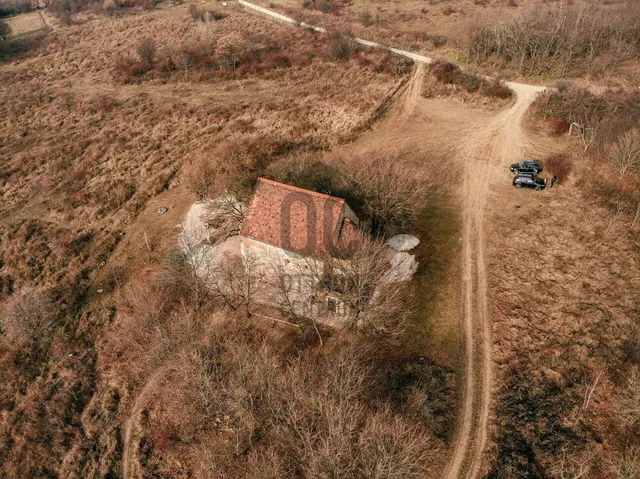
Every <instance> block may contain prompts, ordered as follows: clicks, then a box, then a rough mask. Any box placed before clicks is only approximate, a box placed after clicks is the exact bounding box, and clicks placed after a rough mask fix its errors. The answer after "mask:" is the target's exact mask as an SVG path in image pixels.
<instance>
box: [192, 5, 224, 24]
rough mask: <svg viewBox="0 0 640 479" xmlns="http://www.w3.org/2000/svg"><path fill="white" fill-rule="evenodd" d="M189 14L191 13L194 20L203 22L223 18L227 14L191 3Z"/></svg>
mask: <svg viewBox="0 0 640 479" xmlns="http://www.w3.org/2000/svg"><path fill="white" fill-rule="evenodd" d="M189 15H191V18H193V19H194V20H199V21H201V22H210V21H212V20H222V19H223V18H225V17H226V15H223V14H222V13H219V12H216V11H215V10H210V9H201V8H198V7H197V6H196V5H194V4H191V5H189Z"/></svg>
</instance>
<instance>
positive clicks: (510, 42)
mask: <svg viewBox="0 0 640 479" xmlns="http://www.w3.org/2000/svg"><path fill="white" fill-rule="evenodd" d="M638 18H640V8H639V7H638V5H637V4H633V5H632V4H631V3H628V4H627V5H626V6H595V5H589V6H587V5H580V6H575V7H566V6H563V7H562V8H561V9H555V8H554V9H550V8H546V9H542V10H541V9H539V8H536V9H532V10H530V11H527V12H526V13H522V14H521V15H519V16H517V17H515V18H514V19H512V20H510V21H507V22H504V23H499V22H500V21H499V20H497V19H496V20H492V21H490V22H488V23H478V24H475V25H474V26H473V27H472V29H471V32H470V39H469V46H468V55H469V57H470V58H471V60H472V61H474V62H476V63H480V64H482V63H489V62H493V63H499V64H502V65H504V66H506V67H509V68H515V69H516V70H517V71H518V72H519V73H521V74H523V75H534V76H535V75H543V74H553V75H557V76H560V77H563V76H566V75H571V74H579V73H582V72H585V71H588V72H589V73H592V74H601V73H603V72H605V71H610V70H611V69H614V68H616V67H617V66H619V65H621V64H622V63H624V62H625V61H626V60H629V59H631V58H638V55H639V54H640V24H639V23H638Z"/></svg>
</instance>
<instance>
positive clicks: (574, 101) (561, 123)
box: [534, 83, 640, 154]
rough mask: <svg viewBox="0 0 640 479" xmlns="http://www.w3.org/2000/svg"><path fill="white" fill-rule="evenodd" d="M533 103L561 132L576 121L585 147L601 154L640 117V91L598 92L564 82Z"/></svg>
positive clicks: (539, 113) (544, 117) (538, 111)
mask: <svg viewBox="0 0 640 479" xmlns="http://www.w3.org/2000/svg"><path fill="white" fill-rule="evenodd" d="M534 106H535V108H536V111H537V113H538V115H539V116H540V117H541V118H542V119H544V120H547V121H554V122H556V123H557V125H558V131H560V132H561V131H562V130H563V129H565V130H566V129H568V126H569V125H571V124H575V125H574V127H575V129H574V132H575V133H577V134H578V135H579V136H580V137H581V139H583V141H584V142H585V150H586V149H588V147H589V146H591V145H592V144H593V145H594V146H596V147H597V151H598V152H599V153H601V154H604V152H605V151H606V150H607V149H608V147H609V145H611V144H612V143H615V142H616V141H617V139H618V138H619V137H620V136H621V135H623V134H624V133H625V132H627V131H628V130H629V129H631V128H633V126H634V125H637V124H638V121H639V119H640V93H621V92H612V91H607V92H605V93H604V94H602V95H596V94H594V93H591V92H590V91H588V90H586V89H583V88H578V87H574V86H572V85H570V84H565V83H562V84H559V85H558V87H557V88H556V89H553V90H549V91H547V92H546V93H545V94H543V95H540V96H539V97H538V98H537V99H536V101H535V103H534Z"/></svg>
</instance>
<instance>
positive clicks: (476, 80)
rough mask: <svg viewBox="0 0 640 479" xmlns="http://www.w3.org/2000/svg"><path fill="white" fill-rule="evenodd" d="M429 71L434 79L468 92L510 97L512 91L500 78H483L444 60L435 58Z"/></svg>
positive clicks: (503, 97)
mask: <svg viewBox="0 0 640 479" xmlns="http://www.w3.org/2000/svg"><path fill="white" fill-rule="evenodd" d="M431 72H432V73H433V75H434V76H435V77H436V79H437V80H438V81H439V82H441V83H444V84H446V85H457V86H459V87H461V88H464V89H465V90H466V91H467V92H469V93H479V94H481V95H484V96H489V97H495V98H502V99H506V98H511V95H512V94H513V93H512V91H511V90H510V89H509V88H508V87H507V86H506V85H505V84H504V82H502V81H500V80H496V79H494V80H485V79H484V78H482V77H481V76H479V75H476V74H474V73H467V72H463V71H462V70H461V69H460V67H458V66H457V65H454V64H453V63H451V62H448V61H446V60H436V61H435V62H433V63H432V64H431Z"/></svg>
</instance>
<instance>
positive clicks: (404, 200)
mask: <svg viewBox="0 0 640 479" xmlns="http://www.w3.org/2000/svg"><path fill="white" fill-rule="evenodd" d="M413 160H417V159H416V158H415V156H414V154H413V153H411V152H402V153H400V154H398V155H396V156H391V157H390V156H388V155H382V154H378V153H372V152H368V153H367V154H366V155H360V156H358V157H357V158H346V157H337V159H336V160H335V161H337V162H338V164H339V166H340V168H341V169H342V170H343V171H344V172H345V173H346V174H347V175H348V176H349V177H350V180H351V182H352V188H353V189H354V190H355V191H356V194H357V195H358V196H359V197H361V199H362V201H363V203H364V205H363V206H364V209H365V213H366V214H367V215H368V216H369V217H370V218H371V221H372V233H373V235H374V236H375V235H378V234H380V233H382V232H383V231H384V228H385V227H386V226H387V225H389V224H394V225H396V226H399V227H406V226H407V225H409V224H410V223H411V222H412V221H413V220H414V219H415V217H416V215H417V214H418V212H419V211H420V210H421V209H422V208H423V207H424V205H425V203H426V198H427V194H428V192H429V188H430V181H429V180H430V178H429V176H428V174H427V173H425V172H424V171H423V170H421V169H418V168H413V167H412V165H411V162H412V161H413Z"/></svg>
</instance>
